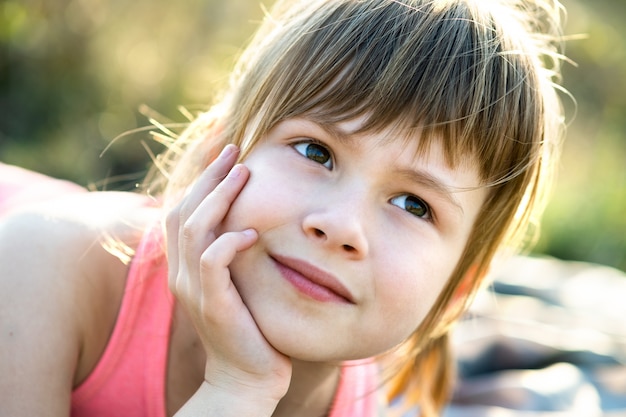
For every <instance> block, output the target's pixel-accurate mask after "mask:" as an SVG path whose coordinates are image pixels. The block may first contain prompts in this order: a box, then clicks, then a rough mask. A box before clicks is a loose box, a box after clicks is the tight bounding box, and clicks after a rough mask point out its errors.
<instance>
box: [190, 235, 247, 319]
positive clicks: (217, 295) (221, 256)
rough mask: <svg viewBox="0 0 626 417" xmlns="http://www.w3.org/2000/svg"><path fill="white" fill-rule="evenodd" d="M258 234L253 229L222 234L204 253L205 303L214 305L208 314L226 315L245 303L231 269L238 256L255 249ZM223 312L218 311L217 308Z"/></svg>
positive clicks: (202, 284) (202, 275)
mask: <svg viewBox="0 0 626 417" xmlns="http://www.w3.org/2000/svg"><path fill="white" fill-rule="evenodd" d="M257 237H258V235H257V233H256V231H255V230H253V229H247V230H244V231H242V232H228V233H224V234H222V235H221V236H220V237H219V238H217V239H216V240H215V242H213V244H211V246H209V247H208V248H207V250H205V251H204V252H203V253H202V256H201V260H200V285H201V287H202V288H201V293H202V294H203V295H202V297H203V299H204V300H213V301H211V302H207V305H210V307H209V309H210V311H209V312H205V313H207V314H215V313H219V314H221V315H223V314H225V312H226V311H228V310H231V311H232V310H233V309H234V310H237V309H240V308H241V307H242V304H243V302H242V301H241V298H240V296H239V293H238V292H237V290H236V289H235V287H234V286H233V284H232V281H231V276H230V272H229V270H228V266H229V265H230V263H231V262H232V261H233V259H234V258H235V255H237V253H238V252H241V251H244V250H246V249H248V248H250V247H251V246H252V245H254V242H256V240H257ZM218 306H219V307H221V308H217V307H218Z"/></svg>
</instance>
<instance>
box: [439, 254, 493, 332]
mask: <svg viewBox="0 0 626 417" xmlns="http://www.w3.org/2000/svg"><path fill="white" fill-rule="evenodd" d="M488 273H489V268H484V269H482V270H481V269H479V268H478V265H472V266H471V267H470V268H468V270H467V271H466V272H465V275H463V278H461V280H460V281H459V284H458V285H457V287H456V289H455V290H454V293H453V294H452V297H451V298H450V302H449V303H448V306H447V307H446V311H445V312H444V322H445V323H452V322H453V321H455V320H457V319H458V318H459V317H460V316H461V315H462V314H463V313H464V312H465V309H466V308H467V306H468V304H469V303H470V302H471V299H473V297H474V296H475V295H476V293H477V292H478V290H479V289H480V287H481V285H482V283H483V281H484V278H485V276H487V274H488Z"/></svg>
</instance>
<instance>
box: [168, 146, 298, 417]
mask: <svg viewBox="0 0 626 417" xmlns="http://www.w3.org/2000/svg"><path fill="white" fill-rule="evenodd" d="M237 153H238V152H237V150H236V148H235V147H233V146H232V145H231V146H227V147H226V148H225V149H224V151H223V152H222V154H221V155H220V156H219V157H218V158H217V159H216V160H215V162H213V163H212V164H211V165H210V166H209V167H208V168H207V169H206V170H205V172H204V173H203V174H202V175H201V176H200V178H199V179H198V181H197V183H196V184H195V185H194V187H193V188H192V189H191V191H190V192H189V194H188V195H187V196H185V198H184V199H183V200H182V202H181V203H180V204H179V205H178V206H177V207H176V208H175V209H174V210H173V211H172V212H171V213H170V214H169V216H168V222H167V241H168V242H167V250H168V264H169V268H170V270H169V280H170V289H171V290H172V291H173V292H174V294H175V295H176V297H177V299H178V300H179V302H180V303H181V305H182V306H183V307H184V308H185V310H186V311H187V313H188V315H189V317H190V318H191V320H192V322H193V324H194V327H195V329H196V331H197V332H198V335H199V337H200V340H201V341H202V344H203V346H204V349H205V351H206V353H207V364H206V369H205V376H204V378H205V381H204V383H203V384H202V386H201V387H200V388H199V390H198V391H197V392H196V394H195V395H194V396H193V397H192V398H191V399H190V401H189V402H188V403H187V404H186V406H185V407H183V408H182V409H181V410H180V411H179V413H178V414H177V416H220V417H226V416H243V417H245V416H250V417H251V416H270V415H271V414H272V412H273V411H274V408H275V407H276V405H277V404H278V401H279V400H280V399H281V398H282V397H283V396H284V395H285V393H286V392H287V389H288V387H289V382H290V379H291V361H290V359H289V358H288V357H286V356H284V355H283V354H281V353H280V352H278V351H276V350H275V349H274V348H273V347H272V346H271V345H270V344H269V343H268V342H267V340H266V339H265V338H264V337H263V335H262V334H261V332H260V330H259V329H258V327H257V325H256V323H255V321H254V319H253V318H252V316H251V314H250V312H249V311H248V308H247V307H246V306H245V304H244V303H243V301H242V299H241V297H240V295H239V293H238V292H237V289H236V288H235V286H234V284H233V283H232V281H231V277H230V272H229V269H228V266H229V265H230V263H231V262H232V261H233V258H234V257H235V255H236V254H237V253H238V252H239V251H243V250H246V249H247V248H249V247H250V246H252V245H253V244H254V242H255V241H256V238H257V235H256V232H254V231H231V232H226V233H223V234H218V233H217V232H216V229H217V228H218V227H219V225H220V223H221V222H222V221H223V219H224V217H225V216H226V214H227V213H228V210H229V209H230V205H231V204H232V203H233V201H234V200H235V199H236V197H237V195H238V194H239V192H240V191H241V189H242V188H243V186H244V184H245V182H246V180H247V178H248V175H249V174H248V171H247V169H246V168H245V167H243V166H235V167H234V168H233V164H234V163H235V160H236V158H237Z"/></svg>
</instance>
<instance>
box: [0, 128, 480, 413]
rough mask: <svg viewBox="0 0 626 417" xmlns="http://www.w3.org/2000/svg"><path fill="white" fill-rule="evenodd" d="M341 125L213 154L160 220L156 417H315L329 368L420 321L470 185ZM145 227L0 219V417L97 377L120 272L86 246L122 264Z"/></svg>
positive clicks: (122, 203) (472, 199) (132, 198)
mask: <svg viewBox="0 0 626 417" xmlns="http://www.w3.org/2000/svg"><path fill="white" fill-rule="evenodd" d="M358 125H359V121H358V120H357V121H353V122H350V123H344V124H342V125H338V126H320V125H317V124H314V123H312V122H311V121H307V120H303V119H293V120H289V121H285V122H283V123H281V124H279V125H278V126H277V127H276V128H274V129H272V130H271V131H270V132H268V134H267V136H266V137H265V138H264V139H263V140H262V142H261V143H259V144H258V145H257V146H256V147H255V149H254V150H253V151H252V152H251V153H250V154H249V157H248V158H246V160H245V161H244V162H243V165H235V162H236V160H237V157H238V151H237V149H236V148H235V147H233V146H228V147H227V148H226V149H225V150H224V152H223V153H222V154H221V156H220V157H218V158H217V160H216V161H215V162H214V163H212V164H211V165H210V166H209V167H207V169H206V170H205V172H204V173H203V174H202V176H201V177H200V178H199V179H198V181H197V182H196V183H195V185H194V186H193V187H192V189H191V190H190V191H189V193H188V194H187V195H186V196H185V198H184V199H182V200H181V202H180V204H179V205H178V206H177V207H175V209H174V210H173V211H172V212H171V213H169V215H168V219H167V234H168V239H167V243H168V247H167V250H168V260H169V266H170V271H169V272H170V288H171V289H172V291H173V292H174V294H175V295H176V297H177V299H178V301H179V302H178V303H177V304H176V309H175V314H174V322H173V324H172V338H171V341H170V354H169V363H168V381H167V398H166V404H167V414H168V415H169V416H171V415H174V414H176V415H178V416H186V415H194V416H221V417H226V416H231V415H232V416H264V415H265V416H269V415H275V416H293V415H299V416H304V417H306V416H319V415H324V414H325V413H326V412H327V410H328V407H329V406H330V404H331V401H332V398H333V394H334V391H335V389H336V384H337V379H338V373H339V370H338V367H337V365H338V362H339V361H343V360H347V359H356V358H362V357H367V356H371V355H373V354H376V353H380V352H382V351H385V350H386V349H388V348H390V347H392V346H394V345H395V344H397V343H399V342H400V341H401V340H403V339H404V338H405V337H406V336H408V335H409V334H410V333H411V332H412V331H413V329H415V328H416V327H417V325H418V324H419V323H420V321H421V320H422V319H423V317H424V315H425V314H426V313H427V311H428V309H429V307H430V306H431V305H432V303H433V301H434V299H435V298H436V296H437V294H438V293H439V291H440V290H441V287H442V286H443V284H444V282H445V280H446V279H447V277H448V276H449V274H450V272H451V271H452V269H453V268H454V265H455V263H456V261H457V259H458V257H459V256H460V253H461V250H462V249H463V245H464V244H465V241H466V239H467V236H468V234H469V230H470V228H471V225H472V223H473V221H474V219H475V218H476V216H477V215H478V211H479V208H480V205H481V203H482V201H483V199H484V197H485V196H484V193H485V191H484V190H482V189H481V188H473V189H472V191H458V190H459V189H466V188H468V189H469V188H472V187H475V186H476V185H477V184H478V182H477V181H478V180H477V174H476V172H475V169H474V168H472V167H471V166H461V167H457V168H456V169H451V168H449V167H447V166H446V165H445V164H444V163H443V162H442V161H443V158H441V155H440V154H439V152H438V151H439V150H438V148H437V147H436V146H433V147H432V148H431V152H430V153H429V154H428V155H426V156H425V157H423V158H422V157H419V158H414V155H415V153H414V150H413V149H412V147H411V145H408V146H407V143H409V144H410V143H412V142H411V140H412V141H413V143H414V141H415V140H419V138H400V139H402V140H389V138H390V137H393V136H392V132H391V131H383V132H379V133H375V134H374V133H368V134H358V135H357V134H354V133H353V132H354V130H355V129H356V128H357V127H358ZM311 139H314V140H315V141H319V142H322V143H324V146H325V147H327V150H328V151H330V152H331V153H332V163H331V164H328V163H327V162H328V161H324V163H320V162H319V161H316V160H312V159H310V158H309V157H307V152H308V151H311V150H313V151H316V152H318V151H320V149H323V148H318V147H317V146H318V145H315V146H313V147H312V148H311V146H312V145H310V142H309V141H310V140H311ZM404 139H410V140H409V141H408V142H407V141H404ZM382 143H384V144H382ZM309 148H311V149H309ZM307 150H308V151H307ZM318 153H319V152H318ZM313 154H315V152H313ZM398 167H403V168H404V169H405V171H403V172H398V171H397V168H398ZM408 172H413V174H411V175H409V174H408ZM415 172H418V173H420V172H421V173H424V172H429V173H431V174H432V175H434V176H435V177H436V178H437V179H438V180H437V181H438V183H441V184H443V185H445V187H443V186H441V184H440V186H438V187H437V186H434V184H435V183H433V182H432V179H433V178H427V177H425V176H424V175H416V174H415ZM445 190H448V191H452V192H450V193H448V192H447V191H445ZM409 194H410V195H415V196H417V197H419V198H421V199H423V200H425V201H426V202H427V203H428V204H429V205H430V207H431V208H432V210H433V211H432V214H430V215H425V216H424V215H421V214H420V216H416V215H415V214H414V213H417V212H419V213H421V212H420V211H419V210H417V211H416V210H413V209H415V208H416V207H417V206H415V205H414V206H412V212H413V214H412V213H410V212H408V211H407V210H405V208H406V206H405V204H406V203H407V201H412V202H414V203H415V201H417V200H413V199H412V197H411V198H410V199H408V200H407V195H409ZM452 199H453V200H455V201H456V204H455V203H452ZM457 204H458V206H460V207H461V208H462V210H459V209H458V207H457ZM418 208H419V207H418ZM160 215H161V213H160V211H159V210H158V208H154V207H151V205H150V203H149V201H148V200H147V199H145V198H142V197H139V196H136V195H130V194H125V193H82V194H78V195H75V196H72V197H70V198H61V199H59V200H57V201H55V202H53V203H50V204H45V205H42V206H40V207H36V208H32V209H29V210H28V211H25V212H23V213H20V214H16V215H13V216H11V217H9V218H4V219H2V221H1V223H0V349H1V351H0V374H1V375H3V378H1V379H0V404H2V408H3V412H4V411H6V412H7V413H8V414H9V415H14V416H30V415H48V416H67V415H69V400H70V395H71V391H72V389H73V387H76V386H78V385H79V384H80V383H81V382H82V381H83V380H84V379H85V378H86V377H87V376H88V375H89V373H90V372H91V371H92V370H93V368H94V367H95V366H96V364H97V363H98V361H99V359H100V356H101V355H102V352H103V351H104V349H105V347H106V343H107V341H108V337H109V336H110V334H111V331H112V329H113V327H114V325H115V320H116V317H117V313H118V310H119V306H120V303H121V300H122V297H123V291H124V283H125V279H126V274H127V266H126V265H125V264H123V263H122V262H121V261H120V260H119V259H118V258H117V257H116V256H114V255H113V254H111V253H109V252H108V251H106V250H105V249H104V248H103V247H102V245H101V244H100V239H101V237H102V235H103V234H108V235H113V236H115V237H117V238H118V239H120V240H121V241H122V242H124V243H125V244H127V245H128V246H130V247H135V246H136V245H137V243H138V241H139V238H140V236H141V230H142V229H143V228H144V227H145V226H146V225H147V224H148V223H149V222H151V221H154V220H156V219H157V218H158V217H159V216H160ZM35 254H36V256H34V255H35ZM270 255H271V256H274V257H281V256H282V257H289V258H295V259H299V260H301V261H305V262H307V263H308V264H310V265H313V266H314V267H315V268H317V269H319V270H322V271H324V272H325V273H327V274H329V275H331V276H333V277H334V279H335V280H336V281H337V282H340V283H341V285H342V286H343V287H344V288H346V289H347V291H348V292H349V293H350V296H349V297H348V298H349V300H346V299H345V297H344V299H342V297H338V296H337V295H335V296H334V297H330V298H329V299H327V300H324V301H320V300H318V299H315V298H312V297H311V296H310V294H306V293H303V292H302V291H300V290H298V289H297V287H295V286H294V285H292V284H291V283H290V282H289V281H288V280H287V279H286V278H285V275H284V274H281V269H280V268H279V267H278V266H277V264H276V263H275V262H274V261H272V260H271V258H270ZM281 259H282V258H281ZM389 323H394V326H389V325H388V324H389ZM337 335H342V337H337ZM344 335H349V337H345V336H344Z"/></svg>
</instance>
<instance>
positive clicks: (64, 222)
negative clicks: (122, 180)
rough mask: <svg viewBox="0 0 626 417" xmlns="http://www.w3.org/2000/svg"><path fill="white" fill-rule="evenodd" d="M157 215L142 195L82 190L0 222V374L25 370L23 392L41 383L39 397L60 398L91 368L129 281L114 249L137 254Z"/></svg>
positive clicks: (18, 382) (19, 383)
mask: <svg viewBox="0 0 626 417" xmlns="http://www.w3.org/2000/svg"><path fill="white" fill-rule="evenodd" d="M157 215H158V209H157V208H155V207H153V205H152V204H151V202H150V201H149V200H147V199H146V198H145V197H142V196H139V195H135V194H131V193H119V192H79V193H72V194H68V195H66V196H63V197H59V198H54V199H50V200H46V201H45V202H42V203H41V204H35V205H30V206H28V207H27V208H24V209H21V210H15V211H12V212H11V213H10V214H8V215H6V216H4V217H0V328H4V329H10V331H8V332H0V345H3V346H6V347H7V352H6V353H7V355H6V356H5V355H3V356H4V359H0V371H2V372H4V371H6V372H10V371H11V370H18V369H19V374H18V372H17V371H13V372H15V374H16V375H15V376H14V380H15V381H16V382H15V386H14V387H13V389H15V391H16V392H17V393H21V394H24V392H25V391H31V390H32V389H33V388H34V387H32V386H31V385H30V384H31V383H32V381H37V382H36V383H37V385H38V388H37V389H36V391H38V392H37V395H43V396H44V398H45V397H47V396H48V395H49V396H52V395H53V393H54V395H55V396H56V397H55V398H57V399H58V398H59V397H60V398H63V396H67V395H69V394H70V393H71V388H72V386H76V385H78V384H79V383H80V382H81V381H82V380H83V379H84V378H85V377H86V376H87V375H88V374H89V372H90V371H91V370H92V369H93V366H95V364H96V363H97V361H98V359H99V358H100V355H101V354H102V352H103V350H104V348H105V346H106V342H107V340H108V338H109V336H110V334H111V331H112V329H113V326H114V324H115V319H116V317H117V313H118V310H119V307H120V304H121V299H122V295H123V291H124V284H125V279H126V273H127V262H126V261H127V260H128V259H125V258H124V256H120V254H122V255H124V251H121V252H119V251H118V252H116V251H114V250H111V247H113V246H114V245H111V242H115V243H116V244H118V245H119V247H122V248H128V249H129V250H132V249H133V248H135V247H136V245H137V244H138V243H139V240H140V239H141V236H142V234H143V230H144V228H145V227H146V226H147V225H148V224H149V223H150V222H151V221H153V220H154V219H156V216H157ZM126 255H128V254H126ZM43 347H45V348H43ZM42 370H46V371H47V372H44V373H42ZM42 378H43V380H42ZM29 381H31V382H29ZM68 382H69V384H68ZM22 385H23V386H22ZM39 387H48V388H47V389H44V388H39ZM50 387H56V388H50ZM3 400H4V398H3ZM65 400H67V398H65ZM50 401H55V399H54V398H50ZM41 403H42V404H46V401H45V400H44V401H42V402H41Z"/></svg>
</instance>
